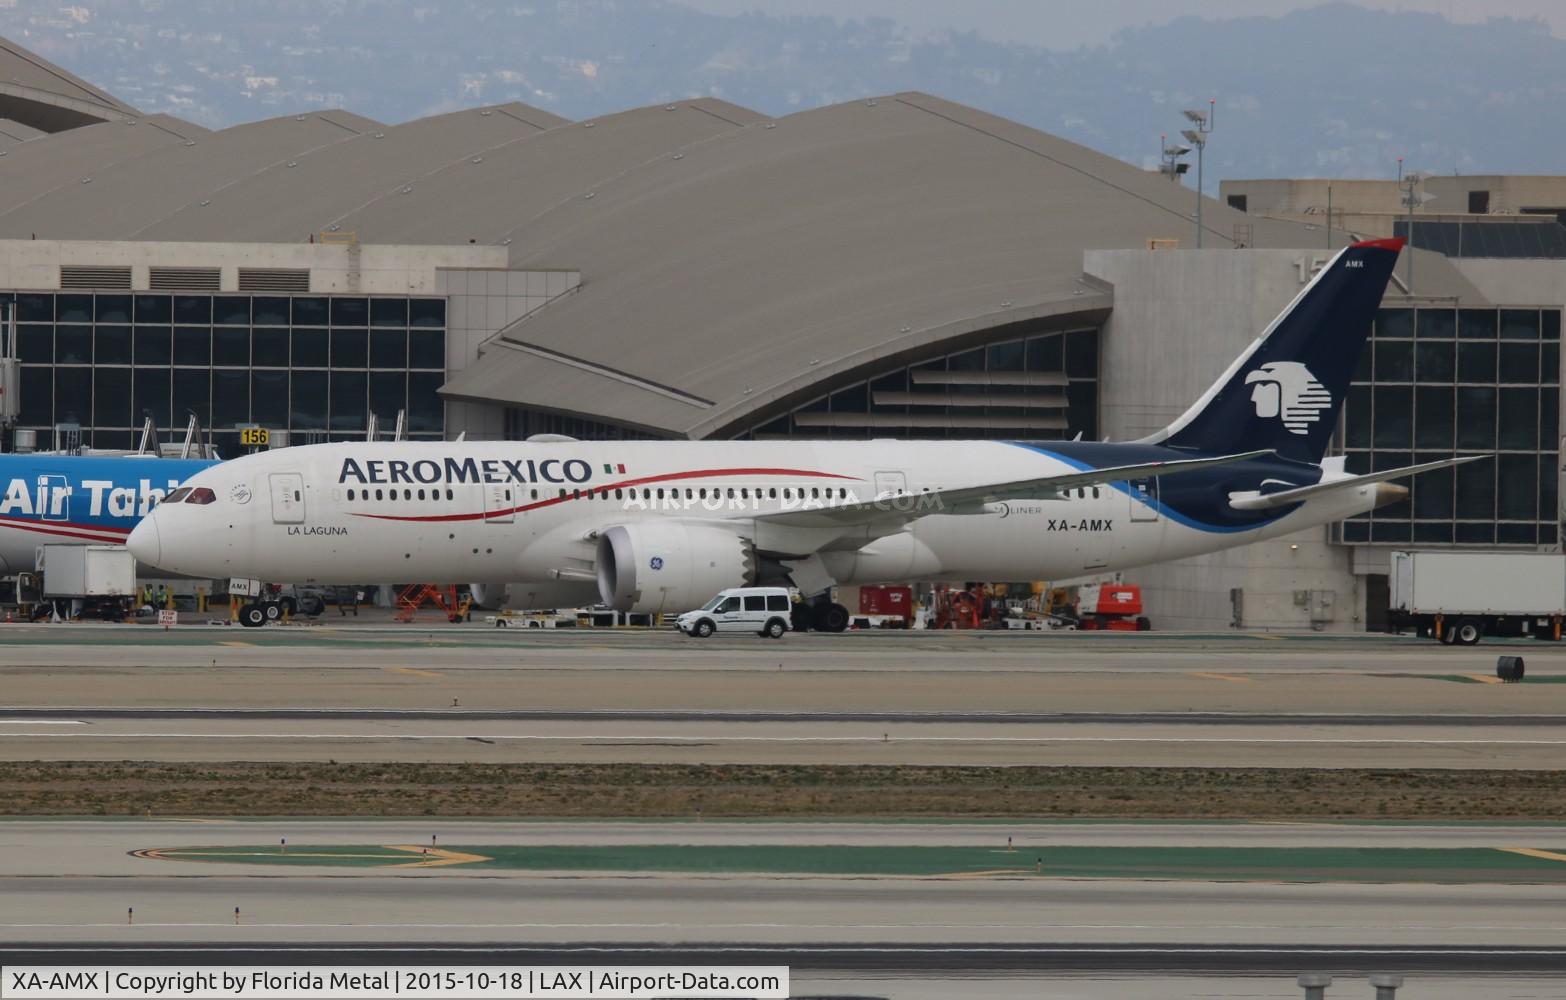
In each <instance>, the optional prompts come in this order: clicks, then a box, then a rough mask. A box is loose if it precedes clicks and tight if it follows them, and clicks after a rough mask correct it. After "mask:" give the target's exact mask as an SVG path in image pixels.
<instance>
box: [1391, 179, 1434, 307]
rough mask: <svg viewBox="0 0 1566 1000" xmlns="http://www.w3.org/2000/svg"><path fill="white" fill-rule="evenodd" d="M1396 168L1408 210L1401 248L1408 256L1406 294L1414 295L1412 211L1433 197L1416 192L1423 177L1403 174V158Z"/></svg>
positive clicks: (1404, 204) (1404, 203)
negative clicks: (1403, 244) (1405, 241)
mask: <svg viewBox="0 0 1566 1000" xmlns="http://www.w3.org/2000/svg"><path fill="white" fill-rule="evenodd" d="M1397 166H1398V183H1399V184H1401V185H1402V187H1403V207H1404V208H1406V209H1408V231H1407V232H1406V233H1404V235H1405V236H1407V237H1408V244H1407V245H1406V246H1405V247H1404V248H1403V252H1404V253H1406V254H1408V278H1407V284H1408V294H1410V295H1413V294H1414V209H1415V208H1418V207H1419V206H1420V205H1423V204H1424V203H1425V202H1427V201H1430V200H1432V199H1433V198H1435V195H1433V194H1426V193H1424V192H1423V191H1420V190H1418V188H1419V185H1420V184H1422V183H1423V182H1424V177H1423V176H1422V175H1420V174H1417V173H1414V172H1412V171H1410V172H1409V173H1406V174H1405V173H1403V158H1402V157H1401V156H1400V157H1398V160H1397Z"/></svg>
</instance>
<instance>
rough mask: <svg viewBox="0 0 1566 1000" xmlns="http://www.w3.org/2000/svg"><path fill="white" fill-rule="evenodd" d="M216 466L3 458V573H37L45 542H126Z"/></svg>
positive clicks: (153, 460) (130, 459) (143, 459)
mask: <svg viewBox="0 0 1566 1000" xmlns="http://www.w3.org/2000/svg"><path fill="white" fill-rule="evenodd" d="M212 464H214V463H213V462H210V461H206V460H194V459H179V458H157V457H154V456H151V455H132V456H96V455H62V454H48V453H32V454H13V455H0V576H9V575H11V574H13V573H30V572H32V570H33V568H34V563H35V561H36V556H35V553H36V550H37V548H38V546H40V545H45V544H49V545H72V544H77V545H124V544H125V538H126V536H128V535H129V534H130V531H131V528H133V527H135V526H136V522H137V521H139V520H141V518H142V517H143V516H144V515H145V514H146V513H147V512H148V511H149V510H151V509H152V508H153V507H155V506H157V504H158V502H159V501H160V500H162V499H163V498H164V496H165V495H167V494H168V493H169V492H171V491H172V490H173V489H174V488H175V487H176V486H178V485H179V484H180V483H181V482H182V481H184V480H185V479H188V478H190V477H191V476H193V475H195V474H196V473H197V472H200V471H201V470H202V469H205V468H207V467H208V466H210V465H212Z"/></svg>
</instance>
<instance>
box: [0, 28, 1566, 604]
mask: <svg viewBox="0 0 1566 1000" xmlns="http://www.w3.org/2000/svg"><path fill="white" fill-rule="evenodd" d="M4 80H10V81H12V83H11V84H0V174H3V176H4V177H5V179H6V183H5V184H4V185H0V297H5V298H9V297H10V296H11V295H13V294H14V296H15V301H16V309H15V316H16V321H17V323H16V330H17V346H18V354H19V357H20V377H19V389H18V395H19V399H18V400H16V401H15V404H16V410H17V414H16V420H15V429H16V430H20V431H24V432H31V433H30V434H24V435H23V437H24V438H26V437H32V438H34V439H35V440H36V441H37V443H38V445H39V446H40V447H49V446H51V445H52V444H53V443H54V442H56V441H57V440H61V437H60V434H61V433H62V432H61V429H62V428H69V429H71V433H74V429H75V428H79V429H80V434H81V440H82V441H83V443H84V444H86V445H88V446H91V447H98V448H122V447H128V446H130V445H131V443H132V441H133V439H134V435H135V433H136V431H137V429H138V428H139V427H140V426H141V425H142V423H143V421H144V420H145V419H146V417H147V416H151V417H152V419H153V421H154V422H155V423H156V424H157V425H158V426H159V427H160V428H182V427H183V426H184V423H185V420H186V416H187V414H195V415H196V416H197V417H198V418H199V419H200V420H201V422H202V423H203V425H205V426H206V427H208V428H209V429H210V430H211V432H212V434H213V438H214V440H215V442H216V443H217V445H218V447H219V449H220V450H221V451H223V453H224V454H235V453H237V452H238V451H239V450H240V445H239V432H240V429H241V428H244V427H250V426H258V425H259V426H263V427H267V428H269V429H271V430H272V431H273V432H274V433H273V435H272V438H273V441H274V444H276V443H281V442H282V441H285V440H286V441H288V442H291V443H305V442H310V441H319V440H333V439H347V438H362V437H363V436H364V435H365V434H366V433H367V432H368V430H369V428H370V426H371V420H372V419H374V420H375V421H377V426H378V427H379V428H380V429H381V430H382V431H383V432H384V431H386V430H387V429H389V425H390V422H391V420H392V419H393V418H394V416H395V415H396V414H397V413H398V412H399V411H402V412H405V413H406V415H407V425H406V431H407V434H408V435H409V436H411V437H423V438H429V439H440V438H447V439H451V438H455V437H457V436H458V435H466V437H467V438H468V439H470V440H473V439H501V438H513V439H516V438H525V437H528V436H531V435H534V434H541V433H547V434H566V435H571V436H575V437H582V438H601V437H620V438H625V437H646V438H675V439H678V438H685V439H698V438H767V437H793V438H861V439H865V438H877V437H899V438H983V437H1001V438H1009V439H1023V440H1052V439H1062V438H1072V437H1076V436H1078V435H1081V436H1083V437H1085V438H1088V439H1094V438H1109V439H1124V438H1133V437H1139V436H1142V435H1144V434H1148V433H1151V432H1152V431H1154V430H1157V429H1158V428H1160V427H1162V426H1164V425H1165V424H1167V423H1168V422H1169V421H1171V420H1172V419H1173V418H1174V417H1176V416H1177V415H1178V414H1179V413H1180V412H1181V411H1182V410H1183V409H1184V408H1185V407H1186V406H1187V405H1188V404H1189V403H1190V402H1191V401H1192V400H1194V399H1195V398H1196V397H1197V396H1198V395H1199V394H1200V393H1201V392H1202V390H1204V389H1205V388H1206V387H1207V385H1208V384H1209V383H1210V382H1211V381H1212V380H1213V379H1214V378H1215V377H1216V376H1217V375H1218V374H1219V373H1220V372H1221V371H1222V370H1223V369H1224V368H1225V367H1226V366H1227V364H1228V363H1229V362H1230V361H1231V360H1232V359H1233V357H1234V356H1235V355H1236V354H1237V353H1238V352H1239V351H1240V350H1242V349H1243V348H1244V346H1245V345H1246V344H1248V343H1249V342H1250V340H1251V339H1252V338H1253V337H1254V336H1255V335H1256V334H1257V333H1258V332H1259V331H1260V330H1261V329H1262V328H1263V327H1264V326H1265V324H1266V323H1267V321H1268V320H1270V319H1271V318H1272V317H1273V316H1274V315H1275V314H1276V313H1277V312H1278V311H1279V310H1280V309H1281V308H1282V307H1283V306H1284V305H1285V304H1286V303H1287V302H1288V301H1289V299H1291V298H1292V297H1293V296H1294V294H1296V293H1297V292H1298V290H1299V289H1300V288H1301V287H1302V286H1303V285H1304V283H1305V282H1307V281H1309V279H1310V277H1311V275H1312V274H1313V273H1314V271H1315V270H1316V269H1317V268H1319V267H1320V266H1321V265H1322V264H1323V263H1324V262H1325V261H1326V259H1327V258H1328V257H1329V256H1330V254H1331V253H1332V252H1333V250H1334V249H1335V248H1336V247H1339V246H1342V245H1344V244H1345V243H1346V242H1347V241H1349V240H1352V239H1354V238H1358V237H1367V236H1378V235H1391V234H1392V232H1393V231H1394V230H1395V227H1396V226H1397V225H1400V224H1406V222H1407V219H1406V217H1404V218H1402V220H1401V222H1400V221H1399V218H1398V210H1397V209H1398V202H1397V198H1398V196H1399V194H1400V191H1401V189H1399V188H1397V187H1396V185H1395V184H1394V185H1393V187H1392V188H1391V189H1390V191H1391V198H1392V202H1391V207H1390V209H1388V208H1387V206H1386V197H1385V195H1386V191H1385V190H1382V189H1380V188H1376V189H1372V188H1367V189H1366V191H1365V193H1364V194H1363V197H1362V200H1361V201H1359V202H1353V201H1352V200H1351V199H1350V198H1349V195H1348V193H1347V190H1348V189H1347V188H1345V189H1344V190H1345V193H1344V194H1343V195H1341V196H1340V197H1341V198H1343V199H1345V200H1343V201H1342V202H1340V203H1338V204H1335V205H1334V207H1333V214H1332V215H1331V216H1327V215H1325V213H1324V210H1323V212H1322V213H1315V212H1312V211H1309V210H1308V208H1309V205H1311V204H1314V202H1312V201H1309V199H1310V198H1312V197H1314V196H1313V195H1312V194H1311V193H1310V191H1311V190H1313V189H1314V188H1313V185H1320V184H1321V183H1322V182H1311V181H1253V182H1235V184H1234V185H1229V184H1226V185H1225V186H1224V188H1223V189H1222V191H1221V193H1220V194H1221V196H1220V198H1218V199H1213V200H1208V201H1207V202H1206V203H1205V206H1204V209H1203V212H1202V216H1201V218H1202V225H1203V239H1202V241H1201V243H1202V248H1201V249H1196V248H1195V240H1194V239H1193V237H1194V234H1195V220H1194V218H1193V210H1194V208H1195V195H1194V194H1193V193H1192V192H1191V191H1189V190H1188V189H1186V188H1184V187H1182V186H1180V185H1177V184H1172V183H1170V182H1169V181H1168V180H1166V179H1164V178H1163V177H1161V176H1159V175H1158V174H1156V173H1149V172H1147V171H1143V170H1140V169H1138V168H1135V167H1132V166H1130V165H1128V164H1125V163H1122V162H1120V161H1118V160H1115V159H1113V158H1112V157H1108V156H1105V155H1103V154H1100V153H1097V152H1095V151H1093V150H1090V149H1087V148H1085V147H1082V146H1079V145H1076V144H1074V143H1071V142H1068V141H1066V140H1063V139H1060V138H1058V137H1055V136H1051V135H1048V134H1046V133H1043V132H1040V131H1037V130H1035V129H1032V128H1028V127H1026V126H1023V125H1020V124H1018V123H1016V122H1012V121H1008V120H1006V119H1003V118H998V117H996V116H993V115H989V114H986V113H984V112H981V111H978V110H975V109H973V108H969V107H964V106H962V105H957V104H953V103H951V102H948V101H944V100H941V99H940V98H937V97H932V96H929V95H925V94H918V93H904V94H897V95H891V96H886V97H881V98H875V99H869V100H860V101H854V102H850V103H845V104H838V105H833V106H829V107H823V108H818V109H813V110H809V111H803V112H798V113H796V114H791V115H788V116H785V117H781V118H771V117H768V116H766V115H763V114H760V113H758V112H755V111H751V110H748V109H745V108H742V107H738V106H735V105H732V104H729V103H726V102H723V101H719V100H713V99H697V100H687V101H680V102H677V103H674V104H660V105H655V106H651V107H645V108H637V109H632V110H627V111H623V112H620V113H617V114H611V115H605V116H603V117H599V118H594V119H591V120H584V121H575V122H573V121H566V120H564V119H561V118H559V117H558V116H556V115H553V114H551V113H549V112H547V111H543V110H540V109H537V108H532V107H528V106H525V105H521V104H515V103H512V104H502V105H494V106H488V107H477V108H471V109H466V110H462V111H456V112H451V113H448V114H442V115H437V116H432V117H428V118H421V119H417V120H414V121H410V122H403V123H383V122H376V121H372V120H369V119H366V118H363V117H361V116H359V115H356V114H353V113H352V112H350V111H344V110H325V111H319V110H318V111H308V112H303V113H299V114H293V115H285V116H282V117H279V118H273V119H268V120H265V121H260V122H253V123H248V124H244V125H239V126H235V127H232V128H227V129H221V130H217V131H210V130H207V129H204V128H201V127H199V126H196V125H193V124H191V123H188V122H184V121H181V120H178V119H176V118H171V117H169V116H165V115H141V114H139V113H137V112H136V110H135V109H134V108H131V107H129V106H128V105H125V104H123V103H122V102H119V101H117V100H115V99H114V98H112V97H111V96H110V95H107V94H104V93H102V92H101V91H98V90H97V89H96V88H93V87H92V86H91V85H90V84H87V83H85V82H84V81H81V80H79V79H77V78H75V77H74V76H72V75H71V74H69V73H67V72H65V71H64V70H62V69H60V68H58V67H55V66H52V65H50V64H49V63H48V62H47V61H45V60H42V59H41V58H39V57H37V56H36V55H33V54H31V53H27V52H25V51H24V50H22V49H19V48H18V47H16V46H14V45H10V44H0V81H4ZM1460 180H1461V181H1462V182H1463V183H1464V184H1471V183H1473V182H1477V181H1484V182H1485V183H1488V184H1490V186H1489V187H1488V188H1477V187H1473V188H1464V189H1463V190H1465V191H1467V190H1488V191H1490V192H1491V195H1490V199H1489V202H1488V204H1487V205H1486V206H1485V211H1482V212H1469V213H1463V218H1462V219H1460V220H1458V223H1459V224H1460V226H1461V227H1462V228H1463V229H1464V233H1463V234H1462V236H1461V238H1460V241H1459V242H1460V243H1461V248H1460V252H1453V248H1452V247H1451V246H1450V245H1449V244H1450V241H1449V235H1450V234H1448V232H1447V230H1446V229H1444V228H1442V226H1445V225H1447V224H1448V223H1449V222H1450V221H1451V220H1448V219H1446V218H1445V217H1442V218H1439V219H1438V218H1436V217H1435V216H1433V215H1431V216H1430V217H1429V218H1425V215H1427V214H1429V213H1426V212H1425V208H1433V206H1434V205H1437V204H1442V202H1443V201H1444V200H1445V198H1446V196H1445V195H1444V194H1443V195H1441V196H1440V200H1432V201H1430V202H1429V204H1428V205H1425V206H1422V207H1421V208H1420V209H1419V210H1418V211H1416V214H1415V219H1414V223H1415V225H1414V230H1413V233H1414V239H1415V243H1416V244H1417V245H1419V246H1420V247H1421V248H1422V249H1419V250H1415V251H1412V252H1406V253H1405V257H1407V258H1411V266H1412V279H1411V280H1410V279H1409V278H1408V277H1406V276H1405V275H1406V273H1407V271H1408V268H1407V267H1405V266H1404V265H1406V264H1409V263H1410V261H1407V260H1405V261H1404V262H1402V263H1400V267H1399V271H1398V275H1399V277H1398V278H1397V279H1396V280H1395V282H1394V285H1393V286H1392V287H1390V288H1389V289H1388V293H1387V297H1386V300H1385V302H1384V309H1383V311H1382V313H1381V315H1380V318H1379V320H1378V322H1377V324H1376V330H1375V334H1374V340H1373V345H1372V348H1371V349H1370V350H1368V351H1367V353H1366V359H1365V362H1364V364H1363V366H1362V368H1361V372H1360V378H1359V379H1357V380H1356V384H1355V387H1354V391H1353V395H1352V397H1351V398H1350V400H1349V401H1348V403H1347V407H1346V409H1347V413H1346V416H1345V420H1344V424H1343V427H1342V428H1341V429H1340V436H1341V443H1342V449H1343V451H1344V452H1345V453H1346V454H1347V456H1348V465H1349V467H1350V468H1351V469H1356V470H1360V469H1377V468H1385V467H1391V466H1394V465H1401V464H1411V463H1412V462H1414V461H1425V460H1429V459H1434V458H1440V457H1450V456H1452V455H1456V454H1467V453H1473V452H1485V453H1489V452H1493V451H1498V452H1500V459H1499V460H1498V461H1497V462H1494V463H1474V464H1471V465H1467V466H1463V467H1462V468H1461V469H1459V470H1458V471H1457V472H1456V473H1453V472H1452V471H1451V470H1447V471H1445V472H1443V473H1433V474H1428V475H1426V476H1424V477H1421V479H1420V480H1419V481H1418V482H1417V483H1415V484H1414V491H1413V494H1412V496H1411V497H1410V499H1409V501H1408V502H1407V503H1404V504H1400V505H1398V506H1396V507H1391V508H1385V509H1383V510H1380V511H1377V512H1376V513H1375V515H1374V516H1371V517H1366V518H1362V519H1355V520H1353V521H1349V522H1346V523H1344V524H1341V525H1336V526H1333V527H1332V528H1331V529H1330V530H1323V531H1316V532H1307V533H1302V534H1301V535H1299V536H1295V537H1292V538H1289V539H1283V540H1279V541H1274V542H1269V543H1264V544H1261V545H1257V546H1251V547H1247V548H1242V549H1237V550H1233V551H1231V552H1228V553H1222V554H1219V555H1215V556H1209V557H1204V558H1202V559H1197V560H1189V561H1186V562H1183V563H1176V564H1169V565H1165V566H1156V567H1147V568H1145V569H1143V570H1138V571H1136V572H1135V573H1134V574H1127V575H1128V578H1130V577H1134V579H1135V580H1136V581H1137V582H1140V583H1142V584H1143V586H1144V590H1145V594H1146V597H1147V602H1148V615H1149V617H1151V618H1152V619H1153V621H1154V623H1155V626H1156V627H1166V628H1180V627H1189V628H1223V627H1229V626H1234V627H1238V628H1251V629H1254V628H1299V627H1305V626H1314V627H1319V628H1323V629H1331V630H1360V629H1364V628H1367V627H1373V626H1374V625H1376V624H1377V622H1378V621H1379V618H1380V616H1381V615H1382V614H1384V609H1385V602H1386V587H1385V573H1386V567H1387V552H1389V551H1390V550H1391V549H1392V548H1395V547H1399V546H1402V547H1407V546H1413V545H1418V546H1443V547H1445V546H1473V547H1479V548H1486V549H1489V548H1498V547H1499V548H1514V549H1517V550H1526V551H1536V550H1545V551H1557V550H1558V549H1559V546H1560V511H1559V498H1558V490H1557V485H1558V481H1559V474H1560V444H1559V443H1560V438H1561V427H1560V413H1559V409H1560V407H1559V386H1560V370H1561V369H1560V365H1561V361H1560V350H1559V348H1560V320H1561V309H1562V306H1563V303H1566V255H1563V254H1561V253H1559V252H1556V249H1557V248H1558V247H1559V246H1560V245H1561V243H1560V240H1561V234H1560V233H1556V232H1555V230H1557V229H1560V227H1561V223H1560V221H1559V218H1558V217H1554V216H1551V215H1550V213H1549V212H1547V211H1545V210H1546V209H1549V208H1551V206H1552V205H1555V206H1562V205H1566V197H1556V192H1558V191H1566V180H1551V179H1521V178H1462V179H1460ZM1444 182H1445V179H1443V180H1442V183H1444ZM1337 183H1342V182H1335V184H1337ZM1427 184H1429V185H1431V187H1432V190H1434V189H1435V187H1436V186H1437V181H1436V179H1431V180H1430V181H1428V182H1427ZM1231 188H1232V190H1231ZM1377 192H1379V193H1377ZM1518 199H1521V200H1518ZM1461 203H1462V204H1463V205H1464V206H1465V207H1468V206H1471V205H1473V204H1477V202H1475V201H1473V200H1471V199H1469V200H1466V201H1461ZM1514 203H1515V205H1516V206H1517V207H1513V205H1514ZM1524 203H1526V204H1524ZM1302 205H1303V206H1304V207H1301V206H1302ZM1340 208H1341V211H1340ZM1524 215H1526V216H1527V218H1524ZM1328 218H1331V219H1332V220H1333V223H1334V224H1333V225H1332V226H1331V228H1330V229H1329V228H1328V226H1327V225H1326V222H1327V219H1328ZM1422 226H1423V227H1425V228H1421V227H1422ZM1486 226H1510V227H1512V228H1514V229H1515V228H1517V227H1522V226H1527V227H1537V231H1533V230H1530V234H1531V235H1532V236H1533V237H1536V238H1533V239H1530V240H1528V241H1526V242H1523V237H1522V235H1521V234H1518V233H1512V234H1511V235H1507V234H1506V233H1504V232H1502V231H1501V230H1499V229H1496V230H1491V229H1487V228H1483V227H1486ZM1479 230H1482V232H1483V235H1479V236H1476V235H1475V233H1476V231H1479ZM1562 233H1566V230H1562ZM1498 248H1499V249H1498ZM1514 248H1515V249H1516V250H1517V252H1509V253H1501V252H1499V250H1500V249H1514ZM372 415H373V417H372Z"/></svg>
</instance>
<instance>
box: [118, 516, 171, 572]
mask: <svg viewBox="0 0 1566 1000" xmlns="http://www.w3.org/2000/svg"><path fill="white" fill-rule="evenodd" d="M125 547H126V548H128V549H130V551H131V555H133V556H135V557H136V561H137V562H139V563H143V564H145V565H147V566H159V565H162V559H163V539H162V538H160V537H159V535H158V518H157V515H156V514H148V515H147V516H146V517H144V518H142V519H141V522H140V523H139V524H137V525H136V527H134V528H132V529H131V533H130V537H129V538H127V539H125Z"/></svg>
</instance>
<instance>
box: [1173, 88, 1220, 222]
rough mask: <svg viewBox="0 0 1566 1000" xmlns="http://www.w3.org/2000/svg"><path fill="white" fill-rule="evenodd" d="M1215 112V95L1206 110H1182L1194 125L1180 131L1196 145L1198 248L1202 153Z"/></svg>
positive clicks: (1205, 146) (1204, 149)
mask: <svg viewBox="0 0 1566 1000" xmlns="http://www.w3.org/2000/svg"><path fill="white" fill-rule="evenodd" d="M1217 113H1218V99H1217V98H1216V97H1215V98H1212V99H1210V100H1208V102H1207V110H1206V111H1192V110H1189V109H1187V110H1186V111H1185V112H1184V114H1185V117H1186V119H1187V120H1189V121H1190V122H1191V124H1192V125H1193V126H1194V127H1193V128H1188V129H1183V130H1181V132H1180V135H1181V136H1183V137H1184V138H1185V141H1186V142H1188V143H1190V144H1191V145H1192V146H1195V147H1196V246H1197V248H1198V249H1200V248H1201V246H1202V154H1203V153H1205V152H1206V151H1207V136H1208V135H1210V134H1211V133H1212V130H1213V119H1214V118H1215V117H1217Z"/></svg>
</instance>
